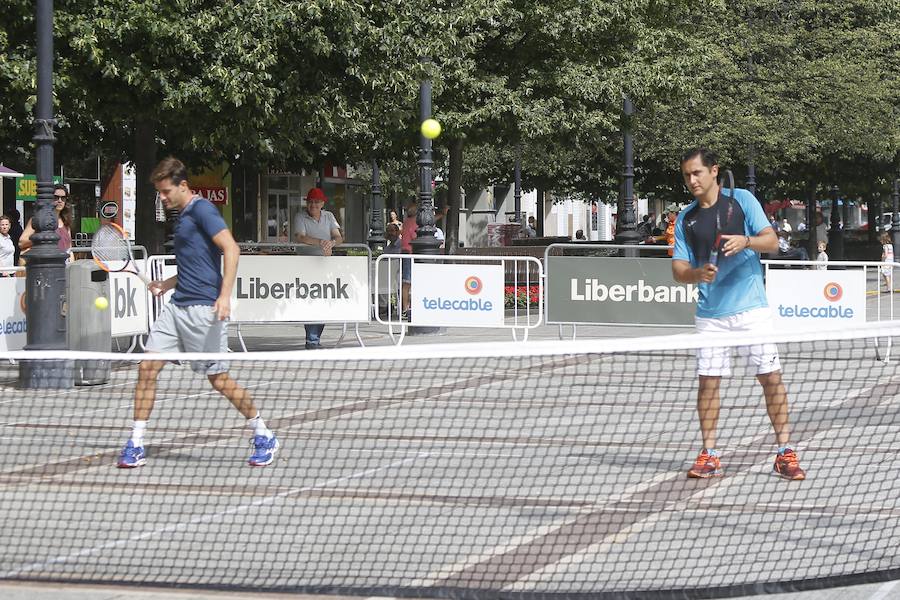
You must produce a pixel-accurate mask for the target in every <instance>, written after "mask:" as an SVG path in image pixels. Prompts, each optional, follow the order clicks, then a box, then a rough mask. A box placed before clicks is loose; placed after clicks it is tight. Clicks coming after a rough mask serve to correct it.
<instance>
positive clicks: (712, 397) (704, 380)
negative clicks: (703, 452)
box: [697, 375, 722, 449]
mask: <svg viewBox="0 0 900 600" xmlns="http://www.w3.org/2000/svg"><path fill="white" fill-rule="evenodd" d="M721 381H722V378H721V377H709V376H705V375H700V385H699V387H698V389H697V414H698V415H699V417H700V433H701V435H702V436H703V447H704V448H708V449H713V448H715V447H716V428H717V427H718V425H719V407H720V399H719V385H720V383H721Z"/></svg>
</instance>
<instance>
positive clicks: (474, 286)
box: [465, 275, 482, 296]
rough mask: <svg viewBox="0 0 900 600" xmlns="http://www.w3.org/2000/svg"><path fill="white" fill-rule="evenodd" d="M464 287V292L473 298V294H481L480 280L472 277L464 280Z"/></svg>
mask: <svg viewBox="0 0 900 600" xmlns="http://www.w3.org/2000/svg"><path fill="white" fill-rule="evenodd" d="M465 286H466V291H467V292H469V293H470V294H471V295H473V296H474V295H475V294H480V293H481V287H482V284H481V280H480V279H479V278H477V277H475V276H474V275H473V276H472V277H467V278H466V283H465Z"/></svg>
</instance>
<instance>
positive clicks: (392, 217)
mask: <svg viewBox="0 0 900 600" xmlns="http://www.w3.org/2000/svg"><path fill="white" fill-rule="evenodd" d="M388 224H389V225H390V224H393V225H396V226H397V230H398V231H399V230H400V228H401V227H403V221H401V220H400V217H398V216H397V211H396V210H394V209H393V208H392V209H391V210H390V212H388Z"/></svg>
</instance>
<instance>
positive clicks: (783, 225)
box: [781, 219, 794, 233]
mask: <svg viewBox="0 0 900 600" xmlns="http://www.w3.org/2000/svg"><path fill="white" fill-rule="evenodd" d="M781 230H782V231H787V232H788V233H793V231H794V228H793V227H791V224H790V223H788V220H787V219H782V220H781Z"/></svg>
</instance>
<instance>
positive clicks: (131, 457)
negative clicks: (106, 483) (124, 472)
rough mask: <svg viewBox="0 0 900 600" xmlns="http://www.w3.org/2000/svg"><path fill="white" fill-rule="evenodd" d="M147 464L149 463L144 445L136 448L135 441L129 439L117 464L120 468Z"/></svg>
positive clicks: (132, 467)
mask: <svg viewBox="0 0 900 600" xmlns="http://www.w3.org/2000/svg"><path fill="white" fill-rule="evenodd" d="M145 464H147V456H146V455H145V454H144V447H143V446H138V447H137V448H135V447H134V442H133V441H131V440H128V443H127V444H125V447H124V448H123V449H122V454H120V455H119V462H117V463H116V466H117V467H119V468H120V469H134V468H136V467H142V466H144V465H145Z"/></svg>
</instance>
